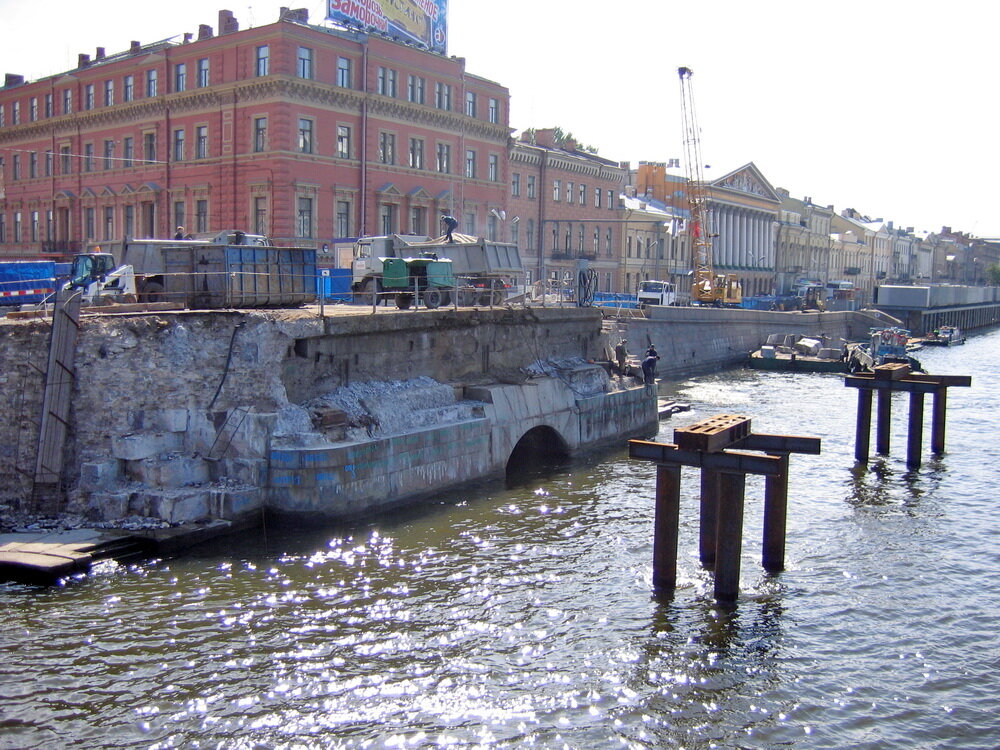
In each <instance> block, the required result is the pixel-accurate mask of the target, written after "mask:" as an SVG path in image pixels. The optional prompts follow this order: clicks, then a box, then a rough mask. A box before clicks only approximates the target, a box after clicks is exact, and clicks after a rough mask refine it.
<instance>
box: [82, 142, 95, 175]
mask: <svg viewBox="0 0 1000 750" xmlns="http://www.w3.org/2000/svg"><path fill="white" fill-rule="evenodd" d="M83 171H84V172H93V171H94V144H93V143H88V144H86V145H85V146H84V147H83Z"/></svg>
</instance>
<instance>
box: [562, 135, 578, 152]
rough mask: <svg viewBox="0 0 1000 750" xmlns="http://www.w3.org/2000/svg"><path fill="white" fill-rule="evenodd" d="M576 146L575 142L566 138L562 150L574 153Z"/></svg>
mask: <svg viewBox="0 0 1000 750" xmlns="http://www.w3.org/2000/svg"><path fill="white" fill-rule="evenodd" d="M576 145H577V144H576V141H574V140H573V139H572V138H567V139H566V140H565V141H563V148H564V149H566V150H567V151H576Z"/></svg>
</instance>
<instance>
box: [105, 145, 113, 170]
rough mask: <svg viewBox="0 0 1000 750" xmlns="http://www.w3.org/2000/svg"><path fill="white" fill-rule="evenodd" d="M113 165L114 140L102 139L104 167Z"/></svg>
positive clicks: (110, 167) (111, 167)
mask: <svg viewBox="0 0 1000 750" xmlns="http://www.w3.org/2000/svg"><path fill="white" fill-rule="evenodd" d="M114 167H115V142H114V141H112V140H110V139H106V140H105V141H104V168H105V169H114Z"/></svg>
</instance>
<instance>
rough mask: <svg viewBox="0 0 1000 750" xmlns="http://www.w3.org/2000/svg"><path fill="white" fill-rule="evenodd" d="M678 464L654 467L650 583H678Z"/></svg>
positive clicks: (663, 585) (666, 588) (662, 585)
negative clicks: (654, 495) (654, 498)
mask: <svg viewBox="0 0 1000 750" xmlns="http://www.w3.org/2000/svg"><path fill="white" fill-rule="evenodd" d="M680 508H681V468H680V466H666V465H663V464H658V465H657V467H656V517H655V520H654V522H653V586H654V587H655V588H658V589H662V590H664V591H673V590H674V589H675V588H676V587H677V532H678V526H679V524H680Z"/></svg>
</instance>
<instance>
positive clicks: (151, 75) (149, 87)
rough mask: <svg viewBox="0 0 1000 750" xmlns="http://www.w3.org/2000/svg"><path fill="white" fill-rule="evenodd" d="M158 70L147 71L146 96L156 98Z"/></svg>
mask: <svg viewBox="0 0 1000 750" xmlns="http://www.w3.org/2000/svg"><path fill="white" fill-rule="evenodd" d="M156 81H157V73H156V69H155V68H154V69H153V70H147V71H146V96H156Z"/></svg>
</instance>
